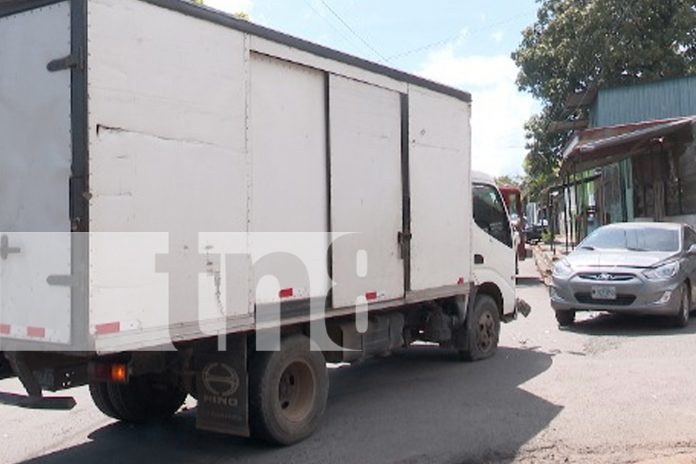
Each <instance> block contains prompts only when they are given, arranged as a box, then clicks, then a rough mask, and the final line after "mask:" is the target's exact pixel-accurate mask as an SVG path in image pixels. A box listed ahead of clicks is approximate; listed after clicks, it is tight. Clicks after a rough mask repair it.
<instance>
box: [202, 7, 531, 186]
mask: <svg viewBox="0 0 696 464" xmlns="http://www.w3.org/2000/svg"><path fill="white" fill-rule="evenodd" d="M206 4H207V5H208V6H210V7H212V8H218V9H221V10H224V11H227V12H231V13H236V12H244V13H247V14H248V15H249V17H250V20H251V21H252V22H255V23H258V24H261V25H263V26H267V27H270V28H272V29H276V30H279V31H282V32H285V33H288V34H291V35H294V36H298V37H301V38H303V39H306V40H310V41H312V42H316V43H319V44H321V45H325V46H328V47H331V48H335V49H338V50H341V51H344V52H347V53H350V54H352V55H356V56H359V57H361V58H366V59H369V60H372V61H376V62H378V63H382V64H386V65H388V66H391V67H394V68H398V69H401V70H403V71H406V72H409V73H412V74H417V75H420V76H423V77H426V78H428V79H431V80H435V81H438V82H441V83H444V84H447V85H450V86H453V87H457V88H459V89H462V90H465V91H467V92H470V93H471V94H472V100H473V110H472V112H473V116H472V131H473V140H472V157H473V161H472V162H473V166H474V169H477V170H481V171H484V172H487V173H489V174H491V175H494V176H501V175H520V174H523V168H522V161H523V159H524V156H525V148H524V146H525V138H524V127H523V125H524V122H525V121H526V120H527V119H528V118H529V117H530V116H531V115H532V114H534V113H535V112H537V111H539V109H540V105H539V103H538V102H536V101H535V100H534V99H533V98H532V97H531V96H530V95H528V94H525V93H521V92H519V91H518V90H517V87H516V85H515V78H516V76H517V68H516V66H515V64H514V62H513V61H512V59H511V58H510V53H512V52H513V51H514V50H515V49H516V48H517V46H518V45H519V43H520V41H521V31H522V30H523V29H524V28H525V27H526V26H529V25H531V24H532V23H533V22H534V19H535V17H536V7H537V4H536V2H535V0H430V1H429V2H416V1H414V0H372V1H368V0H206Z"/></svg>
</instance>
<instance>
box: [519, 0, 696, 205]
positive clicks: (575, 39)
mask: <svg viewBox="0 0 696 464" xmlns="http://www.w3.org/2000/svg"><path fill="white" fill-rule="evenodd" d="M538 1H539V2H540V6H539V10H538V12H537V20H536V22H535V23H534V24H533V25H532V26H530V27H528V28H527V29H525V30H524V31H523V39H522V43H521V44H520V46H519V47H518V49H517V50H516V51H515V52H514V53H513V54H512V58H513V60H514V61H515V63H516V64H517V66H518V67H519V70H520V71H519V75H518V79H517V84H518V87H519V88H520V90H523V91H528V92H530V93H531V94H532V95H533V96H535V97H536V98H538V99H539V100H540V101H541V102H542V104H543V110H542V112H541V113H540V114H538V115H535V116H534V117H532V118H531V119H530V120H529V121H528V122H527V124H526V127H525V128H526V131H527V150H528V154H527V157H526V160H525V170H526V173H527V175H528V180H527V186H528V189H529V191H528V193H529V194H533V195H536V194H538V192H539V191H540V190H541V189H543V188H544V187H545V186H548V185H550V183H551V182H554V181H555V180H556V179H557V176H558V166H559V162H560V157H561V153H562V149H563V147H564V146H565V145H566V143H567V142H568V141H569V139H570V136H571V135H572V134H571V133H569V132H565V133H563V132H561V133H553V132H551V131H549V124H550V123H551V121H572V120H577V119H582V118H584V117H586V114H583V113H582V111H568V110H566V109H565V107H564V103H565V100H566V98H567V97H568V96H569V95H570V94H573V93H583V92H588V91H590V90H592V89H593V88H598V87H602V86H613V85H626V84H632V83H636V82H639V81H646V80H655V79H661V78H667V77H673V76H682V75H688V74H693V73H694V72H695V71H696V0H632V1H627V0H538Z"/></svg>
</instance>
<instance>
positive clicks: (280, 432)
mask: <svg viewBox="0 0 696 464" xmlns="http://www.w3.org/2000/svg"><path fill="white" fill-rule="evenodd" d="M310 343H311V342H310V340H309V338H307V337H305V336H304V335H293V336H290V337H288V338H286V339H284V340H283V341H282V342H281V350H280V351H276V352H268V353H261V352H259V353H256V355H255V356H254V358H253V360H252V362H251V363H250V366H251V367H250V372H249V389H250V390H249V413H250V425H251V432H252V435H253V436H254V437H256V438H260V439H262V440H265V441H268V442H270V443H273V444H277V445H292V444H294V443H297V442H300V441H302V440H304V439H305V438H307V437H309V436H310V435H311V434H312V433H314V431H315V430H316V429H317V427H318V426H319V421H320V420H321V417H322V415H323V414H324V410H325V409H326V400H327V398H328V391H329V375H328V371H327V369H326V361H325V359H324V355H323V354H322V353H321V352H319V351H311V350H310Z"/></svg>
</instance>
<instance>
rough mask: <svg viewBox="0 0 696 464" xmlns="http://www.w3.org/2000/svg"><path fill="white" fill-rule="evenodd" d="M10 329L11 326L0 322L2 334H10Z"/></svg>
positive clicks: (0, 332)
mask: <svg viewBox="0 0 696 464" xmlns="http://www.w3.org/2000/svg"><path fill="white" fill-rule="evenodd" d="M11 331H12V327H10V326H9V325H7V324H0V334H2V335H10V332H11Z"/></svg>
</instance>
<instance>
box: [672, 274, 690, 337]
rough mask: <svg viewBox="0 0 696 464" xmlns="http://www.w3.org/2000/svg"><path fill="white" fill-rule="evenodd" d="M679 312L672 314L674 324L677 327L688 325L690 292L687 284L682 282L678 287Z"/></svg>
mask: <svg viewBox="0 0 696 464" xmlns="http://www.w3.org/2000/svg"><path fill="white" fill-rule="evenodd" d="M679 298H680V301H679V313H677V315H676V316H674V319H673V321H674V325H675V326H676V327H678V328H684V327H686V326H688V325H689V317H690V315H691V294H690V293H689V286H688V285H686V283H683V284H682V286H681V288H680V289H679Z"/></svg>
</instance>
